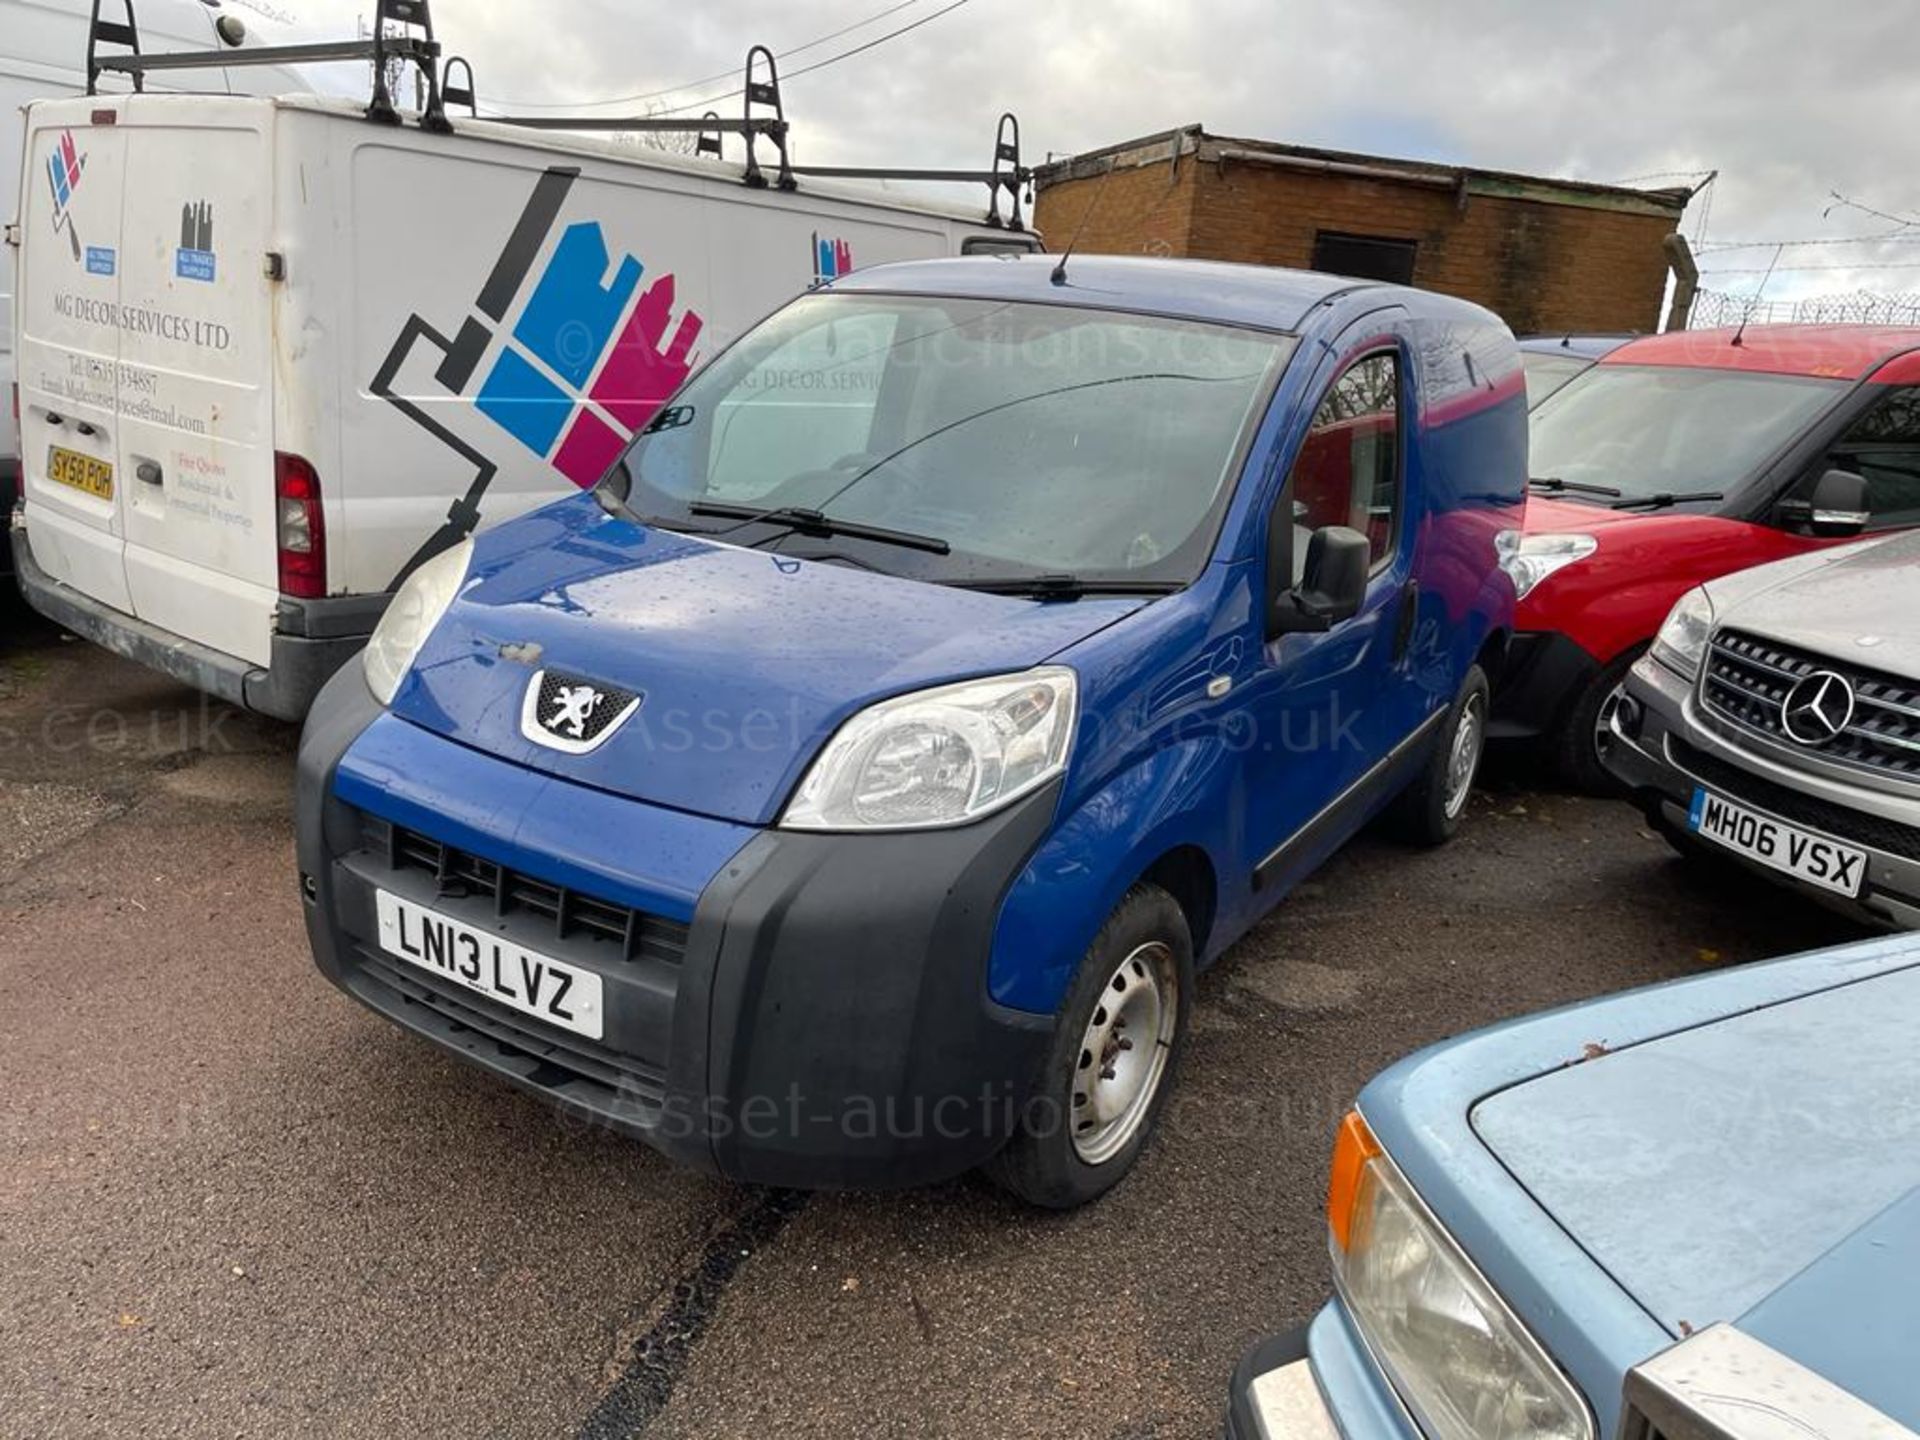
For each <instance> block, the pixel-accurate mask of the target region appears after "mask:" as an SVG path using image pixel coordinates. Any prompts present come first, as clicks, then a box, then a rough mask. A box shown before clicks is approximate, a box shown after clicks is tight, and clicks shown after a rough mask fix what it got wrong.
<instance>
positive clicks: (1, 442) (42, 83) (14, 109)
mask: <svg viewBox="0 0 1920 1440" xmlns="http://www.w3.org/2000/svg"><path fill="white" fill-rule="evenodd" d="M139 3H140V38H141V43H142V45H143V46H144V47H145V48H146V49H147V50H148V51H205V50H217V51H223V52H229V53H230V52H232V51H234V50H248V49H258V48H260V47H261V46H263V45H265V44H268V43H279V42H284V41H286V40H289V39H291V38H292V35H291V33H290V22H289V21H288V19H287V17H286V16H285V15H284V14H283V13H282V12H280V11H278V10H277V9H275V8H274V7H273V6H270V5H264V4H262V3H260V0H225V3H222V0H139ZM91 9H92V0H0V222H11V221H12V220H13V219H14V217H15V214H16V212H15V210H14V200H15V198H16V197H17V196H18V195H19V194H20V159H21V144H22V142H23V140H24V139H25V134H26V132H25V129H24V127H23V125H22V124H21V111H23V110H24V109H26V107H27V106H28V105H29V104H31V103H32V102H33V101H35V100H45V99H49V98H53V97H56V96H69V95H84V94H85V93H86V91H87V28H88V24H89V21H90V18H91ZM107 9H108V12H109V13H111V10H112V7H111V5H109V6H108V7H107ZM314 73H315V72H312V71H307V72H300V71H295V70H290V69H287V68H284V67H281V66H267V67H262V68H259V69H252V68H248V69H235V70H227V69H213V68H208V69H192V70H179V71H173V72H171V73H169V74H167V75H164V76H155V77H154V78H153V79H152V80H151V81H150V82H149V88H153V89H162V90H205V91H210V92H213V93H217V94H222V95H224V94H228V93H230V92H231V91H243V92H247V93H252V94H274V95H279V94H288V93H294V92H299V91H306V90H310V89H313V88H314V85H313V78H312V77H313V75H314ZM100 88H101V89H103V90H108V91H126V90H128V89H131V88H132V85H131V81H129V80H128V79H127V77H125V76H122V75H104V76H102V77H101V82H100ZM37 178H39V177H36V179H37ZM46 183H51V176H50V175H49V176H48V177H46ZM13 294H14V290H13V265H12V263H11V256H8V257H7V258H6V259H5V260H0V395H4V396H5V397H7V399H8V403H7V406H6V409H5V411H4V412H3V413H0V523H4V521H5V518H6V516H7V515H8V513H9V512H10V511H11V510H12V509H13V502H14V496H15V486H16V483H17V479H18V475H19V454H20V451H19V444H18V440H19V437H18V435H17V433H16V432H15V429H14V421H13V417H14V401H13V398H12V397H13V382H14V362H13V324H14V322H13ZM9 565H10V557H9V555H8V554H7V553H6V551H5V548H4V547H0V574H4V573H5V572H6V571H7V569H8V568H9Z"/></svg>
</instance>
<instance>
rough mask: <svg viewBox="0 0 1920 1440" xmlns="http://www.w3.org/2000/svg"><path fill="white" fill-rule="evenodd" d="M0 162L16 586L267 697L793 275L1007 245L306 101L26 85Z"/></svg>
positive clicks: (559, 143)
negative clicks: (13, 340) (406, 579)
mask: <svg viewBox="0 0 1920 1440" xmlns="http://www.w3.org/2000/svg"><path fill="white" fill-rule="evenodd" d="M782 123H784V122H782ZM27 157H28V158H27V171H28V175H29V177H30V179H31V178H33V177H38V178H39V179H40V180H41V181H42V183H39V184H34V183H28V184H27V185H26V186H25V188H24V192H23V199H22V216H23V219H22V225H21V247H20V251H19V261H20V303H19V305H18V315H17V321H16V330H17V345H18V357H19V369H20V411H21V414H20V423H21V434H22V440H23V448H22V454H23V461H24V463H23V473H22V484H23V489H24V495H25V505H24V528H23V529H21V528H17V529H16V533H15V535H14V537H13V546H14V551H15V561H16V564H17V565H18V567H19V570H20V579H21V588H22V589H23V591H25V593H26V595H27V598H28V601H29V603H31V604H32V605H33V606H34V607H35V608H36V609H38V610H40V611H41V612H43V613H44V614H46V615H48V616H50V617H52V618H53V619H55V620H56V621H58V622H59V623H60V624H62V625H65V626H66V627H67V628H69V629H71V630H74V631H75V632H77V633H80V634H82V635H85V636H87V637H88V638H90V639H93V640H95V641H97V642H98V643H100V644H103V645H106V646H108V647H109V648H111V649H114V650H117V651H119V652H121V653H122V654H126V655H130V656H133V657H134V658H136V659H139V660H141V661H143V662H145V663H147V664H150V665H153V666H155V667H157V668H159V669H161V670H164V671H166V672H167V673H169V674H171V675H174V676H176V677H178V678H181V679H183V680H186V681H188V682H189V683H192V684H194V685H197V686H200V687H201V688H203V689H206V690H209V691H211V692H213V693H214V694H217V695H219V696H221V697H223V698H225V699H227V700H230V701H233V702H235V703H237V704H243V705H246V706H248V707H250V708H253V709H256V710H260V711H263V712H265V713H267V714H272V715H278V716H283V717H288V718H292V717H297V716H299V715H302V714H304V712H305V710H306V707H307V705H308V702H309V701H310V700H311V698H312V696H313V695H314V693H315V692H316V691H317V690H318V689H319V687H320V685H321V684H322V683H323V682H324V681H325V680H326V679H327V677H328V676H329V675H331V674H332V672H333V671H334V670H335V669H336V668H337V667H338V666H339V665H340V664H341V663H342V662H343V661H344V660H345V659H347V658H348V657H349V656H351V655H352V654H353V653H354V651H355V650H356V649H358V647H359V646H360V645H361V644H362V643H363V642H364V639H365V637H366V636H367V634H368V633H369V632H370V631H371V630H372V628H373V624H374V622H375V620H376V619H377V618H378V617H379V614H380V612H381V610H382V609H383V608H384V606H385V604H386V601H387V598H388V596H389V595H390V593H391V592H392V590H393V589H394V587H395V586H396V585H397V583H398V582H399V580H400V579H401V578H402V577H403V576H404V575H405V574H406V573H408V571H409V570H410V569H411V568H412V567H413V566H414V565H415V564H417V563H419V562H420V561H421V560H422V559H425V558H427V557H428V556H430V555H432V554H434V553H436V552H437V550H438V549H440V548H442V547H444V546H446V545H449V544H452V543H454V542H455V541H457V540H458V539H459V538H460V537H461V536H463V535H465V534H467V533H469V532H470V531H471V530H472V529H474V528H475V527H476V526H478V525H481V524H484V523H487V522H491V521H496V520H502V519H506V518H508V517H510V516H513V515H516V514H519V513H521V512H523V511H525V510H527V509H529V508H531V507H533V506H535V505H538V504H540V503H542V502H543V501H545V500H548V499H550V498H552V497H553V496H555V495H557V494H560V493H564V491H565V490H566V488H567V487H568V486H570V485H577V486H587V485H591V484H593V483H594V482H595V481H596V480H597V479H598V478H599V476H600V475H601V473H602V472H603V471H604V470H605V469H606V467H607V465H608V464H609V462H610V461H611V460H612V459H613V457H614V456H615V454H616V453H617V452H618V450H619V449H620V447H621V446H622V444H623V443H624V442H625V440H626V439H627V437H628V436H630V435H631V434H632V433H633V432H634V431H635V430H637V429H638V428H640V427H641V426H642V425H644V424H646V423H647V422H648V420H649V419H650V418H651V417H652V415H653V414H654V413H655V411H656V410H657V409H658V408H659V407H660V405H661V403H662V401H663V400H664V399H665V398H666V397H667V396H668V395H669V394H670V393H671V392H672V391H673V390H674V389H675V387H676V386H677V385H678V383H679V381H680V380H681V378H682V377H683V376H684V375H685V374H686V373H687V371H688V369H689V367H691V366H692V365H693V364H695V363H696V362H697V361H698V360H700V359H701V358H702V357H704V356H706V355H709V354H712V353H713V352H714V351H715V350H717V349H718V348H720V347H721V346H723V345H724V344H725V343H727V341H728V340H730V339H731V338H732V337H733V336H734V335H736V334H738V333H740V332H741V331H743V330H745V329H746V328H747V327H748V326H749V325H751V324H752V323H753V322H755V321H757V320H758V319H759V318H760V317H761V316H763V315H764V314H766V313H767V312H769V311H770V310H772V309H774V308H775V307H777V306H779V305H780V304H782V303H784V302H785V301H787V300H789V299H791V298H792V297H793V296H794V295H795V294H797V293H799V292H800V291H802V290H805V289H806V288H807V287H808V286H810V285H813V284H816V283H819V282H821V281H823V280H827V279H831V278H833V277H834V276H836V275H838V274H839V273H841V272H843V271H845V270H847V269H849V268H852V267H854V266H864V265H870V264H876V263H880V262H884V261H891V260H906V259H916V258H926V257H932V256H942V255H953V254H960V253H964V252H969V251H977V250H980V249H999V250H1004V249H1008V248H1024V249H1033V248H1038V242H1037V240H1036V239H1035V238H1034V237H1033V236H1032V235H1030V234H1028V233H1027V232H1025V231H1024V230H1018V229H1013V228H1009V227H1008V226H1006V225H1004V224H1000V225H995V224H989V223H988V222H987V212H986V207H984V206H982V207H979V208H975V209H967V208H963V207H958V206H942V205H934V204H926V203H915V202H913V201H910V200H908V199H907V198H905V197H904V196H902V195H901V194H899V193H898V192H896V191H892V190H887V189H879V188H868V187H855V186H852V185H846V184H840V183H837V182H820V181H815V180H807V181H805V182H804V183H802V184H801V185H800V186H799V187H798V188H795V189H785V188H780V187H779V186H775V185H767V184H764V183H763V184H762V185H760V186H758V187H756V186H754V185H751V184H748V183H744V182H745V181H746V180H747V179H748V178H749V175H748V169H747V167H745V166H743V165H741V164H736V163H726V162H723V161H721V160H717V159H713V158H710V157H707V156H704V155H703V156H680V155H674V154H669V153H666V152H664V151H660V150H655V149H650V148H643V147H640V146H636V145H630V144H622V143H619V142H618V141H617V140H605V139H600V138H597V137H586V136H580V135H577V134H571V133H568V134H549V133H547V132H544V131H533V130H529V129H527V128H524V127H521V126H516V125H510V124H501V123H495V122H490V121H487V120H481V119H464V118H463V119H459V120H456V121H455V122H454V124H453V127H452V133H436V132H435V130H434V129H433V128H432V127H431V126H430V125H422V124H417V123H406V124H403V125H380V124H374V123H369V121H368V120H367V118H366V117H365V107H364V106H361V105H357V104H350V103H346V102H340V101H330V100H325V99H319V98H315V97H310V96H302V97H288V98H281V99H273V100H267V99H249V98H242V97H237V96H234V97H212V96H182V95H154V94H146V95H134V96H125V97H117V98H113V99H111V100H109V99H107V98H106V97H94V98H92V99H83V100H66V101H49V102H43V103H40V104H36V105H34V106H33V107H32V108H31V109H30V110H29V112H28V121H27ZM50 167H64V168H65V170H66V172H67V173H69V174H71V175H73V176H75V177H76V183H75V184H74V185H73V187H72V189H71V191H70V193H68V194H67V195H65V196H64V197H63V196H62V195H61V194H60V192H59V189H58V187H57V186H50V185H48V184H47V183H44V182H45V172H48V171H49V168H50ZM996 199H997V193H996Z"/></svg>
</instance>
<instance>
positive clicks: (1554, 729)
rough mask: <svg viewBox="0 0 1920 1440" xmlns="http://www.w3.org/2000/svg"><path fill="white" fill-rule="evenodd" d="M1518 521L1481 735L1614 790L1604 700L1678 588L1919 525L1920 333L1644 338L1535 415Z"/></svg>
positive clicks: (1755, 331) (1712, 333) (1832, 330)
mask: <svg viewBox="0 0 1920 1440" xmlns="http://www.w3.org/2000/svg"><path fill="white" fill-rule="evenodd" d="M1531 421H1532V423H1531V436H1530V444H1531V452H1532V462H1531V465H1530V467H1529V468H1530V470H1531V473H1532V475H1533V488H1532V497H1531V499H1530V500H1529V501H1528V505H1527V517H1526V522H1525V528H1524V530H1522V531H1519V532H1508V533H1507V534H1506V535H1504V536H1503V537H1502V541H1503V545H1504V548H1505V553H1506V568H1507V572H1508V573H1509V574H1510V575H1511V576H1512V577H1513V581H1514V588H1515V589H1516V590H1517V591H1518V593H1519V595H1520V610H1519V616H1518V621H1517V624H1518V633H1516V635H1515V636H1514V643H1513V648H1512V652H1511V655H1510V657H1509V663H1508V665H1507V667H1506V673H1505V675H1504V677H1503V683H1502V686H1501V691H1500V694H1499V695H1498V696H1497V697H1496V699H1495V704H1494V715H1493V721H1492V724H1491V726H1490V728H1489V732H1488V733H1489V734H1490V735H1491V736H1494V737H1504V738H1508V739H1517V738H1530V739H1534V740H1536V741H1540V742H1544V744H1545V745H1546V746H1547V747H1548V748H1549V751H1550V753H1551V755H1552V757H1553V759H1554V760H1555V762H1556V763H1557V765H1558V768H1559V769H1560V771H1561V773H1562V774H1563V775H1564V776H1565V777H1566V778H1567V779H1568V780H1569V781H1571V782H1572V783H1573V784H1575V785H1576V786H1578V787H1580V788H1583V789H1587V790H1595V791H1598V790H1604V789H1605V788H1606V786H1607V780H1606V772H1605V771H1604V770H1603V769H1601V767H1600V762H1599V756H1598V753H1597V747H1596V732H1595V726H1596V723H1597V721H1598V718H1599V713H1600V706H1601V703H1602V701H1604V700H1605V699H1606V697H1607V695H1608V694H1609V693H1610V692H1611V691H1612V689H1613V687H1614V686H1615V685H1616V684H1617V683H1618V682H1619V681H1620V679H1621V677H1622V676H1623V675H1625V674H1626V671H1627V669H1628V667H1629V666H1631V665H1632V664H1633V662H1634V660H1636V659H1637V658H1638V657H1639V656H1640V655H1641V653H1642V652H1644V651H1645V650H1646V648H1647V645H1648V644H1649V642H1651V641H1652V639H1653V635H1654V632H1655V631H1656V630H1658V629H1659V628H1660V622H1661V621H1662V620H1663V619H1665V618H1666V614H1667V611H1668V610H1669V609H1670V608H1671V607H1672V605H1673V603H1674V601H1676V600H1678V599H1679V598H1680V596H1681V595H1682V594H1684V593H1685V592H1686V591H1688V590H1690V589H1692V588H1693V587H1694V586H1695V585H1698V584H1700V583H1702V582H1703V581H1706V580H1711V579H1713V578H1715V577H1716V576H1720V575H1724V574H1727V573H1729V572H1730V571H1734V570H1741V569H1745V568H1746V567H1747V566H1749V565H1759V564H1763V563H1764V562H1766V561H1769V560H1778V559H1781V558H1782V557H1784V556H1788V555H1796V554H1799V553H1801V552H1802V551H1805V550H1808V549H1810V548H1813V547H1815V546H1820V545H1830V544H1834V543H1837V542H1838V541H1840V540H1842V539H1846V538H1850V537H1852V536H1856V535H1860V534H1862V533H1871V532H1877V531H1882V530H1894V529H1901V528H1904V527H1907V526H1912V525H1920V329H1892V328H1881V327H1875V326H1865V325H1819V326H1813V325H1774V326H1764V327H1763V326H1757V325H1756V326H1750V327H1748V328H1747V329H1746V330H1745V332H1744V333H1741V332H1738V331H1734V330H1692V331H1682V332H1679V333H1676V334H1669V335H1649V336H1645V337H1643V338H1641V339H1638V340H1632V341H1629V342H1628V343H1626V344H1625V345H1622V346H1621V347H1620V348H1619V349H1617V350H1614V351H1612V352H1611V353H1610V354H1608V355H1607V356H1606V357H1605V358H1604V359H1602V360H1601V361H1599V363H1597V364H1596V365H1594V366H1593V367H1592V368H1591V369H1589V370H1587V371H1586V372H1585V373H1584V374H1582V375H1580V376H1579V377H1578V378H1576V379H1574V380H1573V381H1571V382H1569V383H1568V384H1567V386H1566V387H1565V388H1564V389H1562V390H1561V391H1559V393H1557V394H1555V395H1554V396H1553V397H1552V398H1551V399H1549V400H1547V401H1545V402H1544V403H1543V404H1542V405H1541V406H1540V407H1539V408H1538V409H1536V410H1535V411H1534V412H1533V414H1532V417H1531Z"/></svg>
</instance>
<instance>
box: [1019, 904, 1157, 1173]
mask: <svg viewBox="0 0 1920 1440" xmlns="http://www.w3.org/2000/svg"><path fill="white" fill-rule="evenodd" d="M1192 1004H1193V938H1192V935H1191V934H1190V932H1189V931H1188V929H1187V917H1186V915H1185V913H1184V912H1182V910H1181V909H1180V906H1179V905H1178V903H1176V902H1175V900H1174V898H1173V897H1172V896H1171V895H1169V894H1168V893H1167V892H1166V891H1164V890H1162V889H1161V888H1160V887H1159V886H1158V885H1136V886H1135V887H1134V888H1133V889H1132V890H1130V891H1128V892H1127V896H1126V898H1125V899H1124V900H1122V901H1121V902H1120V904H1119V906H1118V908H1116V909H1115V910H1114V912H1113V914H1112V915H1110V916H1108V917H1107V923H1106V924H1105V925H1103V926H1101V927H1100V933H1099V934H1098V935H1096V936H1095V937H1094V939H1093V943H1092V944H1091V945H1089V946H1088V947H1087V953H1086V958H1085V959H1083V960H1082V961H1081V962H1080V973H1079V974H1078V975H1077V976H1076V977H1075V979H1074V982H1073V987H1072V989H1071V990H1069V991H1068V993H1067V999H1066V1003H1065V1004H1064V1005H1062V1006H1061V1009H1060V1020H1059V1024H1058V1025H1057V1026H1056V1027H1055V1030H1054V1036H1053V1044H1052V1046H1051V1048H1050V1049H1049V1050H1048V1052H1047V1060H1046V1064H1045V1066H1044V1067H1043V1069H1042V1071H1041V1077H1040V1084H1039V1088H1038V1089H1037V1090H1036V1092H1035V1094H1034V1098H1033V1102H1032V1103H1031V1104H1029V1106H1028V1107H1027V1112H1026V1114H1025V1116H1024V1117H1023V1119H1022V1122H1021V1125H1020V1128H1019V1129H1018V1130H1017V1131H1016V1132H1015V1134H1014V1136H1013V1139H1012V1140H1010V1141H1009V1142H1008V1143H1007V1146H1006V1148H1005V1149H1004V1150H1002V1151H1001V1152H1000V1153H999V1154H998V1155H996V1156H994V1158H993V1159H992V1160H990V1161H988V1162H987V1164H986V1166H985V1169H986V1172H987V1174H988V1175H989V1176H991V1177H992V1178H993V1179H994V1180H995V1181H996V1182H997V1183H998V1184H1000V1185H1002V1186H1004V1187H1005V1188H1006V1189H1008V1190H1011V1191H1012V1192H1013V1193H1014V1194H1015V1195H1018V1196H1019V1197H1020V1198H1021V1199H1023V1200H1025V1201H1027V1202H1028V1203H1029V1204H1033V1205H1041V1206H1045V1207H1046V1208H1048V1209H1052V1210H1071V1209H1073V1208H1074V1207H1076V1206H1080V1205H1085V1204H1086V1203H1087V1202H1089V1201H1091V1200H1095V1199H1098V1198H1099V1197H1100V1196H1101V1195H1104V1194H1105V1193H1106V1192H1107V1191H1108V1190H1111V1189H1112V1188H1113V1187H1114V1186H1115V1185H1117V1184H1119V1183H1120V1181H1121V1180H1123V1179H1124V1178H1125V1177H1126V1175H1127V1172H1128V1171H1129V1170H1131V1169H1132V1168H1133V1165H1134V1162H1135V1161H1136V1160H1138V1159H1139V1158H1140V1152H1141V1151H1142V1150H1143V1149H1144V1148H1145V1147H1146V1143H1147V1139H1148V1137H1149V1136H1150V1135H1151V1134H1152V1133H1153V1127H1154V1125H1155V1123H1156V1122H1157V1121H1158V1120H1159V1118H1160V1112H1161V1110H1162V1108H1163V1107H1164V1106H1165V1103H1166V1098H1167V1093H1168V1091H1169V1090H1170V1089H1171V1087H1172V1084H1173V1075H1174V1071H1175V1070H1176V1069H1177V1067H1178V1064H1179V1060H1180V1053H1181V1051H1182V1049H1183V1048H1184V1047H1185V1045H1186V1038H1187V1012H1188V1011H1189V1010H1190V1009H1191V1008H1192Z"/></svg>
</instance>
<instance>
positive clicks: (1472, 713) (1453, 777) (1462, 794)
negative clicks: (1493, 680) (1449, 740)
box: [1446, 694, 1487, 820]
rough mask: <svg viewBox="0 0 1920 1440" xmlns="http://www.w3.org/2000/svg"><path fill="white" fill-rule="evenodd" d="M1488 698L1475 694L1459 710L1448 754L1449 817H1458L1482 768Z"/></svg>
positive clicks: (1465, 805) (1447, 807)
mask: <svg viewBox="0 0 1920 1440" xmlns="http://www.w3.org/2000/svg"><path fill="white" fill-rule="evenodd" d="M1486 738H1487V715H1486V701H1485V700H1484V699H1482V698H1481V697H1480V696H1479V695H1477V694H1476V695H1474V696H1472V697H1471V698H1469V699H1468V701H1467V706H1466V709H1464V710H1462V711H1461V712H1460V723H1459V724H1458V725H1456V726H1455V727H1454V731H1453V748H1452V749H1451V750H1450V751H1449V752H1448V754H1447V804H1446V809H1447V818H1448V819H1449V820H1458V819H1459V818H1460V812H1461V811H1462V810H1464V809H1466V808H1467V796H1469V795H1471V794H1472V793H1473V777H1474V776H1475V775H1476V774H1478V773H1479V770H1480V752H1481V751H1482V750H1483V749H1484V748H1485V746H1486Z"/></svg>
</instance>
